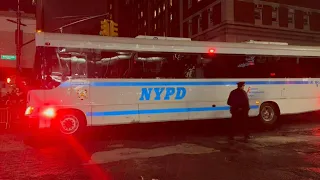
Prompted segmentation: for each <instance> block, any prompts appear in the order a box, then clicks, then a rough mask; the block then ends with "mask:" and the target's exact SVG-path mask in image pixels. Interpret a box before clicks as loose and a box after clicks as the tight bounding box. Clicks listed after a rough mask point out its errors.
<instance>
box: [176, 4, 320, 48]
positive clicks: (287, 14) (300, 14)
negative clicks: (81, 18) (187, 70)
mask: <svg viewBox="0 0 320 180" xmlns="http://www.w3.org/2000/svg"><path fill="white" fill-rule="evenodd" d="M319 17H320V4H319V3H317V2H316V1H313V0H304V1H301V0H185V1H183V20H182V22H181V27H183V28H182V29H181V32H180V36H183V37H190V38H192V39H195V40H201V41H227V42H244V41H248V40H257V41H259V40H260V41H276V42H287V43H289V44H295V45H319V44H320V22H319V21H318V19H319Z"/></svg>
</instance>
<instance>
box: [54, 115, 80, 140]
mask: <svg viewBox="0 0 320 180" xmlns="http://www.w3.org/2000/svg"><path fill="white" fill-rule="evenodd" d="M85 122H86V117H85V115H84V114H83V113H82V112H80V111H78V110H62V111H60V112H58V117H57V125H58V126H57V128H58V129H57V130H58V131H59V133H60V134H61V135H63V136H78V135H80V133H81V132H82V131H83V130H84V128H85V126H86V123H85Z"/></svg>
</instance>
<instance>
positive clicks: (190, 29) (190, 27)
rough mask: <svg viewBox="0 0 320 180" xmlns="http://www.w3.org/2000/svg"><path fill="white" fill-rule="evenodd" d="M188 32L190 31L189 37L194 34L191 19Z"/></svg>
mask: <svg viewBox="0 0 320 180" xmlns="http://www.w3.org/2000/svg"><path fill="white" fill-rule="evenodd" d="M188 33H189V35H188V36H189V37H191V35H192V20H191V19H190V20H189V21H188Z"/></svg>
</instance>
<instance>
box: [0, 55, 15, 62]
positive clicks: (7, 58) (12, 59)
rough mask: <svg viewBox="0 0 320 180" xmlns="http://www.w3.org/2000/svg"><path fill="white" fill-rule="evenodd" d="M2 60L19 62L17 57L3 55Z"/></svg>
mask: <svg viewBox="0 0 320 180" xmlns="http://www.w3.org/2000/svg"><path fill="white" fill-rule="evenodd" d="M1 59H2V60H10V61H15V60H17V56H16V55H1Z"/></svg>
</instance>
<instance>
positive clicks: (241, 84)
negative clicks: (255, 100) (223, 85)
mask: <svg viewBox="0 0 320 180" xmlns="http://www.w3.org/2000/svg"><path fill="white" fill-rule="evenodd" d="M237 85H238V88H240V89H244V86H245V85H246V83H245V82H238V83H237Z"/></svg>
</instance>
